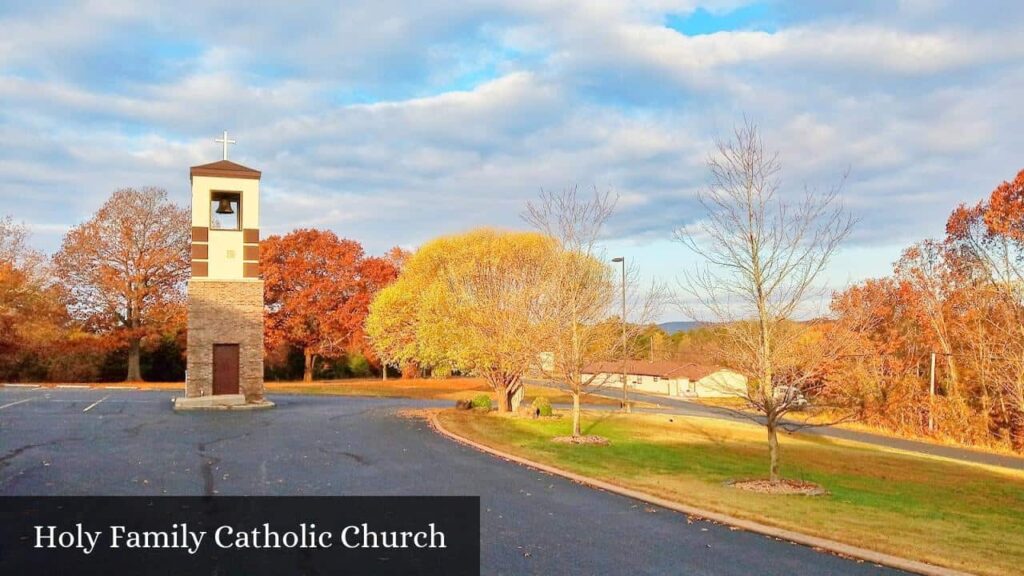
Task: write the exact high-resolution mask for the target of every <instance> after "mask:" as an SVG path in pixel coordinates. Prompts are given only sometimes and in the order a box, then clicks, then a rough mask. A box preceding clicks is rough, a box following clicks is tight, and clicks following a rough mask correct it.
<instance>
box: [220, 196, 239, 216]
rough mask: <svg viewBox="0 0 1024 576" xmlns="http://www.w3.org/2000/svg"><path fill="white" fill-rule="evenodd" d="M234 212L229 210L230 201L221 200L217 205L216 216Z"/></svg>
mask: <svg viewBox="0 0 1024 576" xmlns="http://www.w3.org/2000/svg"><path fill="white" fill-rule="evenodd" d="M234 213H235V211H234V210H232V209H231V200H228V199H227V198H221V199H220V204H217V214H234Z"/></svg>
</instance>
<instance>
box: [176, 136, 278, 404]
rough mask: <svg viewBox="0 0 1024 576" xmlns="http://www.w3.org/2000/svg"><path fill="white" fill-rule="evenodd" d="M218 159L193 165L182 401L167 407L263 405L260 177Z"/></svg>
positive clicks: (243, 168)
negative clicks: (190, 269) (190, 271)
mask: <svg viewBox="0 0 1024 576" xmlns="http://www.w3.org/2000/svg"><path fill="white" fill-rule="evenodd" d="M217 142H219V143H222V144H223V146H224V158H223V160H220V161H218V162H213V163H212V164H203V165H201V166H193V167H192V169H191V171H190V178H191V180H192V277H191V279H189V282H188V364H187V373H186V378H185V381H186V382H185V396H184V397H183V398H176V399H175V401H174V409H175V410H189V409H213V410H233V409H252V408H269V407H271V406H273V403H271V402H269V401H267V400H266V399H265V398H264V397H263V280H262V278H261V276H260V262H259V261H260V176H261V174H260V172H259V171H258V170H253V169H252V168H247V167H245V166H242V165H241V164H236V163H234V162H231V161H230V160H228V144H233V143H234V140H228V135H227V132H225V133H224V137H223V138H222V139H218V140H217Z"/></svg>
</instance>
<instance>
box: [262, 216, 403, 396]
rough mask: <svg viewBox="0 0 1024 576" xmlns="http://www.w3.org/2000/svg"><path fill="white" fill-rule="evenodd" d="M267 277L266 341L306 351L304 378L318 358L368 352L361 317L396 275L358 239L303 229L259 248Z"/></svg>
mask: <svg viewBox="0 0 1024 576" xmlns="http://www.w3.org/2000/svg"><path fill="white" fill-rule="evenodd" d="M260 264H261V266H262V269H263V278H264V281H265V289H264V304H265V305H266V315H265V323H266V324H265V340H266V346H267V348H268V349H273V348H276V347H279V346H282V345H285V346H295V347H297V348H299V349H301V350H302V351H303V355H304V357H305V366H304V369H303V380H304V381H306V382H310V381H312V380H313V373H314V371H315V368H316V361H317V359H318V358H337V357H340V356H343V355H344V354H345V353H346V352H349V351H359V352H362V353H364V354H367V353H369V352H370V348H369V346H367V345H366V337H365V335H364V333H363V321H364V320H365V319H366V314H367V310H368V308H369V305H370V301H371V300H372V299H373V296H374V295H375V294H376V293H377V291H378V290H380V289H381V288H382V287H384V286H386V285H387V284H389V283H390V282H392V281H393V280H394V279H395V278H396V277H397V276H398V270H397V268H396V267H395V265H394V264H393V263H392V262H391V261H390V260H388V259H385V258H374V257H367V256H366V255H365V254H364V253H363V247H362V246H361V245H360V244H359V243H358V242H356V241H354V240H347V239H344V238H338V236H337V235H335V234H334V233H333V232H331V231H328V230H312V229H302V230H295V231H294V232H291V233H290V234H286V235H284V236H271V237H270V238H267V239H266V240H265V241H264V242H263V244H262V246H261V248H260Z"/></svg>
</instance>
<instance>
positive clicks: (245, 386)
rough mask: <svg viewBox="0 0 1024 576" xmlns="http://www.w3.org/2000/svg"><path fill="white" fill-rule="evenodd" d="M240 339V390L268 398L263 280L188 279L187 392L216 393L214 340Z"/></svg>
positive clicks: (254, 398) (248, 396) (255, 398)
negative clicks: (265, 377)
mask: <svg viewBox="0 0 1024 576" xmlns="http://www.w3.org/2000/svg"><path fill="white" fill-rule="evenodd" d="M214 344H238V351H239V374H238V388H239V392H240V393H241V394H242V395H243V396H244V397H245V401H246V402H247V403H257V402H261V401H262V400H263V281H262V280H246V281H243V280H238V281H220V280H197V279H192V280H190V281H189V283H188V363H187V369H188V375H187V378H186V383H185V395H186V397H188V398H196V397H203V396H211V395H212V394H213V345H214Z"/></svg>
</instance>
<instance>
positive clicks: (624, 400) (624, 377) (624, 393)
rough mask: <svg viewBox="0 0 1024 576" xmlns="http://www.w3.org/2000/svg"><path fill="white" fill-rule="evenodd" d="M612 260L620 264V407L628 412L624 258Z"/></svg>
mask: <svg viewBox="0 0 1024 576" xmlns="http://www.w3.org/2000/svg"><path fill="white" fill-rule="evenodd" d="M612 262H619V263H620V264H622V409H623V410H625V411H626V413H627V414H628V413H629V412H631V410H630V407H629V382H628V381H627V373H626V372H627V371H626V358H627V354H626V258H625V257H624V256H619V257H617V258H612Z"/></svg>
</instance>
